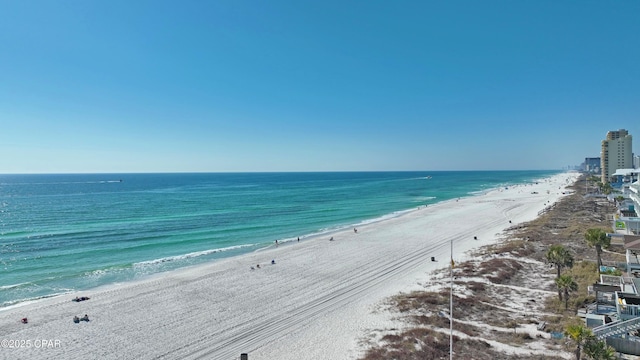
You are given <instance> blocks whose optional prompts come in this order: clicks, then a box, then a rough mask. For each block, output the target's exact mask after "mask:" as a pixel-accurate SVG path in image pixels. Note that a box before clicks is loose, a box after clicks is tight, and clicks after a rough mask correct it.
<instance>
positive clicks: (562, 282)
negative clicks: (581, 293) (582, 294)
mask: <svg viewBox="0 0 640 360" xmlns="http://www.w3.org/2000/svg"><path fill="white" fill-rule="evenodd" d="M556 285H557V286H558V291H562V292H563V293H564V309H565V310H567V308H568V307H569V293H570V292H572V291H577V290H578V284H577V283H576V282H575V281H574V280H573V278H572V277H571V275H561V276H560V277H559V278H556ZM561 300H562V299H561Z"/></svg>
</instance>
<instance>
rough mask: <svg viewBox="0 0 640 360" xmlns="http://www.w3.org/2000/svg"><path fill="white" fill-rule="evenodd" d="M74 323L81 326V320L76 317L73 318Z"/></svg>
mask: <svg viewBox="0 0 640 360" xmlns="http://www.w3.org/2000/svg"><path fill="white" fill-rule="evenodd" d="M73 322H74V323H76V324H79V323H80V318H79V317H77V316H74V317H73Z"/></svg>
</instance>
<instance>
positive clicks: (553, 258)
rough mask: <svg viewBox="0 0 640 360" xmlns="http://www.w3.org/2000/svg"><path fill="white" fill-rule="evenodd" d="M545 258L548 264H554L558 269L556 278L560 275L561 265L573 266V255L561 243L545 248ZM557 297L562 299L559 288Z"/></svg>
mask: <svg viewBox="0 0 640 360" xmlns="http://www.w3.org/2000/svg"><path fill="white" fill-rule="evenodd" d="M546 258H547V261H548V262H549V263H550V264H553V265H555V267H556V269H557V270H558V275H557V276H556V279H557V278H559V277H560V271H561V270H562V268H563V267H572V266H573V256H572V255H571V254H570V253H569V250H567V249H566V248H565V247H564V246H562V245H558V244H556V245H551V246H550V247H549V250H547V254H546ZM558 298H559V299H560V300H561V301H562V293H561V292H560V289H558Z"/></svg>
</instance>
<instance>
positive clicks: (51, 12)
mask: <svg viewBox="0 0 640 360" xmlns="http://www.w3.org/2000/svg"><path fill="white" fill-rule="evenodd" d="M0 18H1V21H0V66H1V69H2V71H1V72H0V153H1V154H3V155H2V156H1V157H0V173H51V172H53V173H65V172H76V173H77V172H79V173H90V172H172V171H178V172H182V171H205V172H209V171H210V172H226V171H232V172H235V171H369V170H503V169H505V170H507V169H560V168H562V167H566V166H567V165H576V164H579V163H580V162H582V161H583V160H584V158H585V157H587V156H589V157H590V156H599V147H600V141H601V140H602V139H604V137H605V135H606V132H607V131H609V130H617V129H620V128H625V129H628V130H629V131H630V132H631V134H632V135H633V136H634V137H635V138H636V139H640V121H639V120H640V21H638V19H640V1H615V2H608V1H542V0H539V1H538V0H537V1H455V0H453V1H376V0H367V1H313V2H312V1H297V0H296V1H279V0H270V1H257V0H256V1H242V0H231V1H225V0H220V1H161V0H153V1H84V0H82V1H45V0H43V1H13V0H1V1H0ZM634 143H635V144H639V143H638V140H636V141H634ZM635 152H637V153H640V145H635Z"/></svg>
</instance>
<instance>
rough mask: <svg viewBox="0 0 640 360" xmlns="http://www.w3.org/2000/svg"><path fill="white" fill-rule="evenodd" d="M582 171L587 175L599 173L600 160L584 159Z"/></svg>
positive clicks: (595, 158) (594, 158) (593, 158)
mask: <svg viewBox="0 0 640 360" xmlns="http://www.w3.org/2000/svg"><path fill="white" fill-rule="evenodd" d="M582 171H586V172H588V173H600V158H599V157H588V158H585V159H584V163H583V164H582Z"/></svg>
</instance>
